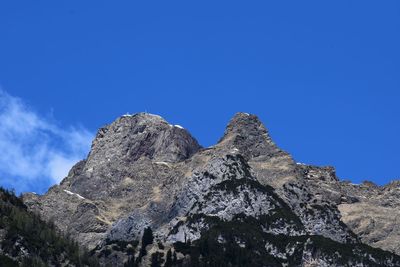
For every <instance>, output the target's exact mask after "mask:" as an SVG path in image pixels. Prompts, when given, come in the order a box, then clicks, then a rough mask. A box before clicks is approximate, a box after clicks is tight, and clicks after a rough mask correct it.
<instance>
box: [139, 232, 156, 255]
mask: <svg viewBox="0 0 400 267" xmlns="http://www.w3.org/2000/svg"><path fill="white" fill-rule="evenodd" d="M153 240H154V236H153V231H152V230H151V228H150V227H147V228H145V229H144V232H143V236H142V247H141V249H140V256H139V257H140V258H141V257H143V256H145V255H146V253H147V252H146V247H147V246H148V245H150V244H153Z"/></svg>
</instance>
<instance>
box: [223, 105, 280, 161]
mask: <svg viewBox="0 0 400 267" xmlns="http://www.w3.org/2000/svg"><path fill="white" fill-rule="evenodd" d="M218 146H226V147H228V148H236V149H239V151H241V152H242V154H243V155H244V156H245V157H247V158H253V157H258V156H261V155H270V154H274V153H276V152H278V151H280V150H279V148H278V147H277V146H276V145H275V144H274V142H273V141H272V139H271V137H270V136H269V133H268V130H267V129H266V128H265V126H264V124H263V123H262V122H261V121H260V119H259V118H258V117H257V116H256V115H253V114H249V113H245V112H238V113H236V114H235V115H234V116H233V118H232V119H231V120H230V121H229V123H228V125H227V127H226V129H225V133H224V136H223V137H222V138H221V140H220V141H219V142H218Z"/></svg>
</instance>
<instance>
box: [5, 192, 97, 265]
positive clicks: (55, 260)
mask: <svg viewBox="0 0 400 267" xmlns="http://www.w3.org/2000/svg"><path fill="white" fill-rule="evenodd" d="M0 231H1V233H2V234H0V248H1V249H0V251H2V253H1V255H0V266H47V265H52V264H54V265H60V263H66V264H69V265H70V266H98V263H97V261H96V260H95V259H94V258H92V257H90V256H89V254H88V253H87V251H86V250H84V249H82V248H79V246H78V244H77V243H76V242H74V241H73V240H72V239H70V238H68V237H67V236H63V235H62V234H60V233H59V232H58V231H57V230H56V229H55V226H54V224H52V223H48V222H44V221H43V220H42V219H40V218H39V216H37V215H35V214H32V213H31V212H28V211H27V209H26V207H25V205H24V204H23V203H22V201H21V199H20V198H18V197H16V196H15V195H14V193H13V192H11V191H8V190H5V189H3V188H0Z"/></svg>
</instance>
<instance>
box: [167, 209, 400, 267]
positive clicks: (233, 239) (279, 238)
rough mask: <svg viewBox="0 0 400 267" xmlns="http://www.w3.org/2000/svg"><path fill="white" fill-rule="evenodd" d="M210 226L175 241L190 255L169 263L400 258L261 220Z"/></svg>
mask: <svg viewBox="0 0 400 267" xmlns="http://www.w3.org/2000/svg"><path fill="white" fill-rule="evenodd" d="M208 222H209V223H210V225H211V227H210V229H209V230H208V231H205V232H203V233H202V237H201V238H200V239H199V240H196V241H194V242H190V241H189V242H186V243H181V242H178V243H175V244H174V247H175V250H176V251H178V252H181V253H183V254H184V255H188V256H190V260H186V261H185V260H180V261H177V262H176V263H174V264H172V265H170V266H204V267H205V266H210V267H212V266H220V267H221V266H232V267H233V266H271V267H272V266H273V267H275V266H284V265H286V266H301V265H302V263H303V261H304V258H303V255H310V259H312V258H317V259H324V260H325V261H326V262H329V263H330V264H332V265H333V266H355V265H357V264H361V263H362V264H364V265H365V266H374V267H375V266H376V267H378V266H389V265H390V263H392V264H393V265H392V266H400V257H399V256H396V255H395V254H392V253H390V252H386V251H383V250H381V249H375V248H372V247H370V246H367V245H364V244H360V243H357V244H341V243H338V242H335V241H333V240H331V239H328V238H324V237H322V236H309V235H304V236H287V235H273V234H269V233H265V232H264V231H263V229H262V222H261V221H260V220H256V219H254V218H251V217H245V216H238V217H236V218H234V219H233V220H232V221H222V220H218V219H216V218H212V219H209V220H208Z"/></svg>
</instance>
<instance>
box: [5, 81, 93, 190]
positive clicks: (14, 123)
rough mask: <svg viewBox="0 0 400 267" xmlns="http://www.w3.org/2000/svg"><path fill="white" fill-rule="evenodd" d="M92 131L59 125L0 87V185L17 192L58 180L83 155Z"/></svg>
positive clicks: (87, 147) (87, 148)
mask: <svg viewBox="0 0 400 267" xmlns="http://www.w3.org/2000/svg"><path fill="white" fill-rule="evenodd" d="M92 138H93V133H91V132H90V131H88V130H87V129H85V128H83V127H74V126H68V127H60V126H58V125H57V123H55V122H54V121H53V120H51V119H48V118H45V117H43V116H40V115H39V114H38V113H37V112H35V111H34V110H33V109H32V108H30V107H29V106H27V105H26V104H25V103H24V102H23V101H22V100H21V99H20V98H17V97H14V96H11V95H9V94H8V93H7V92H5V91H3V90H1V89H0V185H3V186H7V187H12V188H15V190H16V191H17V192H22V191H26V190H30V189H35V188H39V189H40V186H39V185H41V186H42V187H43V186H46V185H47V186H48V185H51V184H54V183H59V182H60V181H61V180H62V179H63V178H64V177H65V176H66V175H67V173H68V171H69V170H70V168H71V167H72V166H73V165H74V164H75V163H76V162H77V161H79V160H81V159H83V158H85V157H86V155H87V153H88V152H89V149H90V144H91V140H92Z"/></svg>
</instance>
